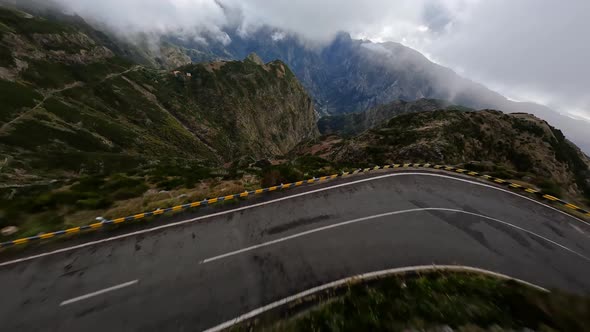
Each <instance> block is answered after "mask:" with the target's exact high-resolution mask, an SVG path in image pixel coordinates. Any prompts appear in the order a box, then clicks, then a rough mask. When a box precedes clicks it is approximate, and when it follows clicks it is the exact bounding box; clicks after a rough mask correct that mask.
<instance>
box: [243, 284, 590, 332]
mask: <svg viewBox="0 0 590 332" xmlns="http://www.w3.org/2000/svg"><path fill="white" fill-rule="evenodd" d="M316 299H318V297H316ZM319 299H321V301H322V303H321V304H319V305H317V306H316V307H314V308H312V309H311V310H307V311H304V312H303V313H300V314H299V315H294V314H296V313H297V309H298V306H297V305H295V307H294V308H292V309H290V311H291V312H290V313H291V314H293V316H292V318H289V319H286V320H281V321H276V320H274V319H273V317H270V316H271V315H270V314H269V317H265V316H262V317H259V318H258V319H257V322H262V326H256V327H255V329H256V330H261V331H404V330H425V329H431V328H441V327H443V326H449V327H451V328H453V329H457V330H459V331H481V329H486V330H487V329H492V330H495V331H500V330H505V329H507V330H522V329H526V328H528V329H533V330H536V331H539V330H540V331H583V330H585V329H586V327H587V326H589V325H590V316H588V312H589V310H590V299H589V298H583V297H578V296H574V295H569V294H564V293H561V292H558V291H555V292H552V293H545V292H542V291H540V290H537V289H534V288H530V287H528V286H524V285H521V284H519V283H516V282H514V281H506V280H501V279H496V278H492V277H487V276H481V275H475V274H466V273H428V274H424V275H418V276H406V277H389V278H384V279H380V280H376V281H371V282H369V283H362V284H354V285H350V286H348V287H347V288H346V289H345V290H344V293H343V294H341V295H338V294H336V295H335V296H325V295H324V296H319ZM305 307H309V303H305V302H304V303H302V304H300V305H299V308H301V309H304V308H305ZM249 328H253V327H252V326H250V327H248V326H247V324H244V325H242V326H237V327H235V328H233V330H236V331H238V330H248V329H249Z"/></svg>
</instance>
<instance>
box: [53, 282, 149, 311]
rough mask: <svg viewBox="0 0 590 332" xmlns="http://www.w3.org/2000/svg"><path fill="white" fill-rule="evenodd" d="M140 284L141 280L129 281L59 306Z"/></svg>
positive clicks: (67, 301)
mask: <svg viewBox="0 0 590 332" xmlns="http://www.w3.org/2000/svg"><path fill="white" fill-rule="evenodd" d="M138 282H139V280H137V279H136V280H132V281H128V282H125V283H122V284H119V285H116V286H113V287H109V288H105V289H101V290H99V291H96V292H92V293H88V294H86V295H82V296H78V297H75V298H73V299H69V300H66V301H63V302H62V303H60V304H59V306H60V307H62V306H64V305H68V304H70V303H74V302H78V301H82V300H86V299H88V298H91V297H94V296H97V295H100V294H104V293H108V292H112V291H114V290H117V289H121V288H125V287H129V286H132V285H135V284H137V283H138Z"/></svg>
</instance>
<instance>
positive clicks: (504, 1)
mask: <svg viewBox="0 0 590 332" xmlns="http://www.w3.org/2000/svg"><path fill="white" fill-rule="evenodd" d="M55 1H56V2H58V3H60V4H63V5H65V6H66V7H67V8H69V9H70V10H72V11H75V12H77V13H79V14H80V15H81V16H83V17H85V18H92V19H93V20H95V21H99V22H103V23H105V24H107V25H108V26H110V27H111V28H113V29H115V30H117V31H119V32H120V33H122V34H126V35H130V34H134V33H138V32H143V33H147V34H156V35H157V34H162V33H180V34H184V35H188V36H191V35H192V36H194V37H195V38H198V35H199V33H200V32H202V31H208V32H209V33H213V34H214V35H216V36H218V38H219V39H220V40H222V41H225V42H229V40H228V37H227V35H226V34H225V33H224V32H223V27H224V26H227V25H228V24H239V25H240V29H239V31H240V32H241V33H242V34H247V33H249V32H250V31H252V30H254V29H256V28H257V27H260V26H262V25H271V26H274V27H277V28H280V29H282V30H284V31H286V32H288V33H297V34H299V35H300V36H302V37H303V38H305V39H308V40H312V41H315V42H326V41H329V40H330V39H331V38H332V37H333V36H334V35H335V34H336V33H337V32H339V31H347V32H350V33H351V34H352V35H353V36H354V37H358V38H367V39H371V40H373V41H398V42H402V43H403V44H405V45H408V46H410V47H413V48H416V49H417V50H419V51H421V52H422V53H424V54H425V55H426V56H427V57H428V58H429V59H434V60H435V61H436V62H438V63H440V64H443V65H446V66H449V67H451V68H453V69H454V70H456V71H457V72H459V73H461V74H462V75H464V76H467V77H468V78H471V79H474V80H476V81H480V82H482V83H484V84H486V85H489V86H491V87H492V88H494V89H496V90H498V91H499V92H501V93H503V94H505V95H507V96H508V97H510V98H513V99H518V100H531V101H543V103H545V104H547V105H549V106H552V107H556V108H558V109H560V110H564V111H571V110H576V111H575V112H576V114H578V115H583V116H585V117H590V93H589V92H588V91H590V90H588V87H590V64H589V62H588V61H589V59H590V43H588V35H589V34H590V20H589V19H588V13H590V1H588V0H567V1H555V0H518V1H513V0H490V1H483V0H397V1H394V0H364V1H356V0H355V1H353V0H298V1H292V0H100V1H96V0H55ZM273 38H276V39H280V38H281V35H280V34H277V35H274V36H273ZM531 96H532V97H533V98H534V99H532V98H531Z"/></svg>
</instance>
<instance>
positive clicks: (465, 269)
mask: <svg viewBox="0 0 590 332" xmlns="http://www.w3.org/2000/svg"><path fill="white" fill-rule="evenodd" d="M429 271H458V272H475V273H480V274H485V275H488V276H492V277H496V278H499V279H505V280H514V281H516V282H518V283H521V284H523V285H526V286H529V287H533V288H536V289H538V290H540V291H543V292H549V291H548V290H547V289H545V288H543V287H541V286H537V285H535V284H532V283H530V282H527V281H524V280H521V279H516V278H513V277H510V276H507V275H505V274H501V273H497V272H492V271H488V270H484V269H479V268H476V267H470V266H462V265H420V266H409V267H401V268H395V269H388V270H382V271H375V272H370V273H363V274H359V275H355V276H352V277H348V278H344V279H340V280H336V281H333V282H330V283H327V284H324V285H321V286H317V287H314V288H311V289H308V290H306V291H303V292H301V293H297V294H295V295H292V296H289V297H286V298H284V299H282V300H279V301H276V302H273V303H270V304H267V305H265V306H263V307H261V308H258V309H255V310H252V311H250V312H248V313H246V314H243V315H241V316H239V317H236V318H234V319H232V320H228V321H227V322H225V323H222V324H219V325H217V326H214V327H212V328H209V329H207V330H205V331H204V332H218V331H222V330H225V329H227V328H229V327H231V326H233V325H235V324H238V323H240V322H243V321H246V320H248V319H251V318H253V317H256V316H258V315H260V314H262V313H264V312H266V311H269V310H272V309H275V308H278V307H280V306H282V305H285V304H287V303H289V302H293V301H296V300H299V299H302V298H305V297H307V296H309V295H312V294H314V293H318V292H321V291H324V290H326V289H330V288H337V287H339V286H342V285H346V284H348V283H351V282H352V283H354V282H359V281H366V280H372V279H378V278H383V277H386V276H390V275H395V274H403V273H407V272H429Z"/></svg>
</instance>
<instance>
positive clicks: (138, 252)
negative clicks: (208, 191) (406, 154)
mask: <svg viewBox="0 0 590 332" xmlns="http://www.w3.org/2000/svg"><path fill="white" fill-rule="evenodd" d="M205 213H213V214H212V215H204V214H205ZM185 218H186V220H185V221H179V222H177V223H175V224H171V223H167V224H164V223H161V224H159V225H160V226H158V227H154V228H151V229H147V230H141V231H138V232H135V233H131V234H124V235H119V236H117V237H116V238H107V239H101V240H97V241H94V242H90V243H86V244H82V245H77V246H75V247H66V248H63V249H61V250H60V251H58V252H49V253H42V254H40V255H36V256H33V257H22V258H20V259H19V260H15V261H6V262H4V263H0V329H1V330H2V331H41V330H42V331H195V330H203V329H206V328H210V327H212V326H215V325H217V324H220V323H222V322H225V321H227V320H229V319H232V318H234V317H237V316H239V315H241V314H243V313H245V312H248V311H251V310H253V309H256V308H258V307H261V306H263V305H266V304H268V303H271V302H273V301H276V300H279V299H281V298H284V297H287V296H289V295H292V294H295V293H298V292H301V291H303V290H305V289H309V288H311V287H314V286H318V285H321V284H325V283H328V282H331V281H334V280H337V279H341V278H344V277H348V276H351V275H355V274H360V273H365V272H370V271H377V270H384V269H390V268H396V267H404V266H412V265H429V264H460V265H467V266H472V267H478V268H483V269H487V270H492V271H496V272H499V273H504V274H507V275H510V276H513V277H516V278H520V279H523V280H526V281H529V282H533V283H536V284H538V285H540V286H543V287H546V288H560V289H563V290H567V291H571V292H576V293H588V292H590V278H589V277H590V225H588V224H587V223H584V222H582V221H580V220H576V219H575V218H573V217H571V216H568V215H566V214H564V213H562V212H560V211H558V210H555V209H553V208H551V207H548V206H546V205H543V204H541V203H539V202H536V201H533V200H531V199H528V198H525V197H523V196H520V195H517V194H515V193H511V192H509V191H507V190H504V189H501V188H497V187H494V186H491V185H487V184H483V183H481V182H477V181H473V180H468V179H465V178H462V177H460V176H450V175H446V174H442V173H436V172H425V171H421V172H405V173H399V172H398V173H381V174H376V175H373V176H370V177H368V176H364V177H350V178H345V179H339V180H336V181H332V182H328V183H326V184H322V185H314V186H309V187H302V188H298V189H294V190H289V191H285V192H280V193H273V194H269V195H268V196H264V197H263V198H259V199H257V200H249V201H247V202H245V203H244V204H242V205H240V206H230V207H225V208H223V209H217V210H213V209H212V208H211V207H208V208H206V209H204V210H200V211H199V212H197V213H196V214H194V215H190V216H187V215H185Z"/></svg>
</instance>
